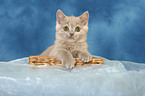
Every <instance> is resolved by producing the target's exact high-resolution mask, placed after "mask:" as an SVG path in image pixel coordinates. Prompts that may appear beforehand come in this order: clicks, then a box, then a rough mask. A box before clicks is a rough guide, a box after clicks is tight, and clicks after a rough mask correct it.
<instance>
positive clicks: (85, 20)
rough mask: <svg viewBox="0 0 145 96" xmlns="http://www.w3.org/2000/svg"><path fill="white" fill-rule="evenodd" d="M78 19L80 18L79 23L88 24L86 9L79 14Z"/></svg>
mask: <svg viewBox="0 0 145 96" xmlns="http://www.w3.org/2000/svg"><path fill="white" fill-rule="evenodd" d="M80 19H81V23H82V24H83V25H86V24H88V19H89V12H88V11H86V12H84V13H83V14H82V15H81V16H80Z"/></svg>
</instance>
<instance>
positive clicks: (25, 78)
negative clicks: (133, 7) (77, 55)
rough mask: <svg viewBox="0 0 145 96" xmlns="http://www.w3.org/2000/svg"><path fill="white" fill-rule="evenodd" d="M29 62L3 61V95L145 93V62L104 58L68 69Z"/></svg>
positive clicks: (0, 70)
mask: <svg viewBox="0 0 145 96" xmlns="http://www.w3.org/2000/svg"><path fill="white" fill-rule="evenodd" d="M97 57H98V56H97ZM28 61H29V59H28V57H26V58H22V59H17V60H13V61H10V62H0V96H145V64H141V63H140V64H139V63H133V62H128V61H112V60H108V59H105V58H104V63H105V64H104V65H85V66H79V67H75V68H73V69H72V70H68V69H66V68H64V67H61V66H33V65H28Z"/></svg>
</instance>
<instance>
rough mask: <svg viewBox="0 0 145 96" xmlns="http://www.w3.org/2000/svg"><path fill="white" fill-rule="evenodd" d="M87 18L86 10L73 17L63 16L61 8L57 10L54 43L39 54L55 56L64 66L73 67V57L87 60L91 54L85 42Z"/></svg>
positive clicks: (90, 57)
mask: <svg viewBox="0 0 145 96" xmlns="http://www.w3.org/2000/svg"><path fill="white" fill-rule="evenodd" d="M88 19H89V13H88V11H86V12H84V13H83V14H82V15H81V16H80V17H74V16H65V15H64V13H63V12H62V11H61V10H58V11H57V22H56V40H55V43H54V45H52V46H50V47H49V48H48V49H46V50H45V51H44V52H43V53H41V54H40V55H41V56H51V57H56V58H57V59H59V60H61V61H62V64H63V65H64V66H66V68H73V67H74V65H75V60H74V58H80V59H81V60H82V61H84V62H89V61H90V60H91V59H92V55H91V54H90V53H89V52H88V44H87V42H86V38H87V31H88Z"/></svg>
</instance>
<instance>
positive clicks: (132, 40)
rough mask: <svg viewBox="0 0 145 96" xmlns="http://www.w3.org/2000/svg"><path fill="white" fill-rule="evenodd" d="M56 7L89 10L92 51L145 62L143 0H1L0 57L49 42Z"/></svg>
mask: <svg viewBox="0 0 145 96" xmlns="http://www.w3.org/2000/svg"><path fill="white" fill-rule="evenodd" d="M58 9H61V10H62V11H63V12H64V13H65V14H66V15H69V16H70V15H74V16H80V15H81V14H82V13H83V12H85V11H86V10H88V11H89V13H90V19H89V31H88V38H87V42H88V45H89V51H90V53H91V54H93V55H99V56H103V57H106V58H108V59H113V60H128V61H133V62H144V63H145V0H88V1H87V0H0V61H9V60H13V59H17V58H22V57H26V56H30V55H38V54H40V53H41V52H43V51H44V50H45V49H46V48H47V47H48V46H50V45H52V44H53V43H54V40H55V24H56V11H57V10H58Z"/></svg>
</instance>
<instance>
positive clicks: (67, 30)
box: [56, 10, 89, 42]
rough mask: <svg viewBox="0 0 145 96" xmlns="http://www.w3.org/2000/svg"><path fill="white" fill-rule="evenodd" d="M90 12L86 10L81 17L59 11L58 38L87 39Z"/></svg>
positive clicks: (75, 40)
mask: <svg viewBox="0 0 145 96" xmlns="http://www.w3.org/2000/svg"><path fill="white" fill-rule="evenodd" d="M88 18H89V14H88V12H87V11H86V12H85V13H83V14H82V15H81V16H80V17H74V16H65V15H64V13H63V12H62V11H61V10H58V11H57V24H56V39H57V40H63V41H65V42H66V41H67V42H83V41H86V36H87V31H88Z"/></svg>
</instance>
